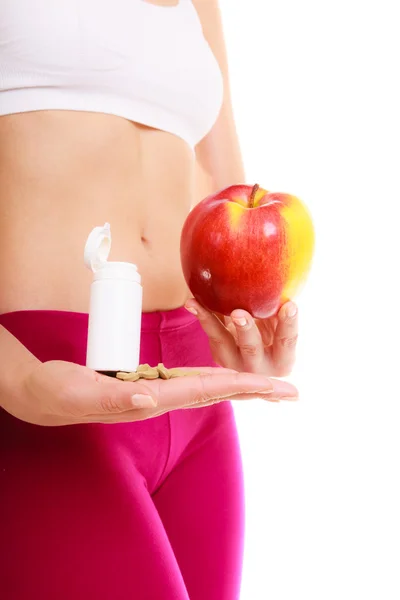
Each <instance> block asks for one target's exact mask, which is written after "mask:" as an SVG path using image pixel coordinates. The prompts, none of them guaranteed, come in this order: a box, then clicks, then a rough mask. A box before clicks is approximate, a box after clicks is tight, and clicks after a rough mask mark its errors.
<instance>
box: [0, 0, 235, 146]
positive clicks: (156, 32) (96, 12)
mask: <svg viewBox="0 0 400 600" xmlns="http://www.w3.org/2000/svg"><path fill="white" fill-rule="evenodd" d="M222 96H223V83H222V75H221V72H220V69H219V67H218V63H217V61H216V59H215V57H214V55H213V53H212V51H211V49H210V47H209V45H208V43H207V41H206V39H205V37H204V35H203V30H202V27H201V23H200V20H199V18H198V15H197V12H196V10H195V8H194V6H193V4H192V2H191V0H179V3H178V4H177V5H176V6H157V5H154V4H151V3H149V2H147V1H146V0H63V1H61V2H60V1H59V0H0V115H7V114H13V113H20V112H28V111H36V110H47V109H61V110H62V109H64V110H79V111H90V112H102V113H107V114H114V115H118V116H121V117H124V118H126V119H129V120H131V121H136V122H138V123H142V124H144V125H148V126H150V127H154V128H157V129H161V130H163V131H167V132H170V133H172V134H174V135H177V136H179V137H180V138H182V139H183V140H185V141H186V142H187V143H188V144H189V145H190V146H191V147H192V148H193V147H194V146H195V145H196V144H197V143H198V142H199V141H200V140H201V139H202V138H203V137H204V136H205V135H206V133H207V132H208V131H209V130H210V129H211V127H212V125H213V124H214V122H215V120H216V118H217V116H218V113H219V110H220V108H221V103H222Z"/></svg>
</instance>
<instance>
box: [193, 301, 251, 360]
mask: <svg viewBox="0 0 400 600" xmlns="http://www.w3.org/2000/svg"><path fill="white" fill-rule="evenodd" d="M185 308H186V309H187V310H189V312H191V313H193V314H196V316H197V318H198V320H199V323H200V325H201V327H202V329H203V331H204V332H205V333H206V334H207V336H208V341H209V343H210V348H211V353H212V357H213V359H214V360H215V361H216V362H218V363H219V364H221V365H232V366H233V367H238V368H239V366H240V365H239V359H240V355H239V352H238V348H237V346H236V342H235V340H234V338H233V337H232V335H231V333H230V332H229V331H228V329H227V328H226V327H225V325H224V324H223V323H222V321H221V320H220V319H219V318H218V317H217V316H216V315H214V314H213V313H211V312H209V311H208V310H206V309H205V308H204V307H203V306H201V305H200V304H199V303H198V302H196V300H194V299H193V298H191V299H190V300H188V301H187V302H186V304H185Z"/></svg>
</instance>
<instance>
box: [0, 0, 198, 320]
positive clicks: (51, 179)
mask: <svg viewBox="0 0 400 600" xmlns="http://www.w3.org/2000/svg"><path fill="white" fill-rule="evenodd" d="M26 1H27V0H18V1H17V4H18V2H23V3H24V2H26ZM47 1H48V0H39V4H42V5H43V2H47ZM127 1H128V0H124V2H122V0H118V2H117V4H121V6H122V5H123V4H124V5H125V6H126V5H127V4H126V2H127ZM132 1H133V2H138V1H140V2H141V1H142V0H132ZM181 1H182V0H181ZM184 1H185V2H187V1H188V0H184ZM71 2H72V0H71ZM82 4H85V1H83V2H82ZM101 4H102V5H103V6H105V3H104V2H101ZM109 4H110V5H111V3H109ZM6 5H7V2H6ZM9 6H11V3H10V4H9ZM114 6H115V3H114ZM153 9H155V10H160V11H169V10H176V8H175V7H168V8H167V7H154V6H151V7H150V10H153ZM13 10H14V9H13ZM156 14H157V15H158V16H157V18H159V13H156ZM164 14H167V13H164ZM122 16H123V15H122ZM170 16H171V13H170ZM170 16H169V17H168V19H170ZM93 18H94V19H95V18H96V14H94V15H93ZM168 19H167V21H166V26H169V25H168V24H170V25H171V24H172V23H173V21H169V20H168ZM122 20H123V19H122ZM115 22H117V21H115ZM121 22H122V21H121ZM136 25H137V24H136ZM180 25H182V23H180ZM104 26H105V24H104ZM158 26H159V27H161V23H160V22H159V24H158ZM32 27H34V25H33V24H32ZM2 32H3V33H2ZM45 33H46V32H43V35H45ZM187 33H188V32H185V37H184V38H182V40H181V42H182V43H183V39H187ZM1 35H3V36H5V35H10V32H7V30H4V29H3V30H2V29H1V26H0V36H1ZM197 35H198V31H197ZM99 39H100V38H99ZM113 39H114V38H113ZM1 41H2V40H1V39H0V42H1ZM69 42H71V43H72V42H73V40H72V39H71V40H64V41H63V42H62V43H64V45H65V44H68V43H69ZM178 42H179V41H178ZM32 43H33V42H32ZM45 43H46V44H47V43H48V36H47V38H46V37H45ZM171 43H172V42H171ZM35 44H36V46H35ZM37 44H38V40H36V41H35V43H33V51H34V50H35V48H37ZM27 47H28V49H29V46H27ZM0 48H1V44H0ZM92 50H93V51H94V48H92ZM188 50H190V48H189V49H188ZM2 52H3V50H1V49H0V59H1V53H2ZM160 53H162V48H161V47H160ZM6 58H7V57H6ZM54 60H55V59H54ZM0 62H1V61H0ZM50 71H51V70H50ZM50 71H49V72H50ZM147 72H148V76H149V77H150V79H151V78H152V76H153V79H154V75H152V73H151V70H150V71H149V70H148V71H147ZM96 77H97V81H98V74H97V75H96ZM101 77H104V79H103V80H102V79H100V82H101V83H102V84H103V83H104V85H105V86H107V81H108V75H107V69H105V70H104V72H103V73H102V74H101ZM181 77H184V74H181ZM1 93H2V92H1V91H0V94H1ZM4 97H5V96H4ZM205 181H206V178H205V176H204V177H203V174H202V171H201V168H200V167H199V165H197V164H196V160H195V154H194V153H193V151H192V149H191V147H190V145H188V143H187V142H186V141H185V140H184V139H182V137H180V136H178V135H175V134H174V133H172V132H167V131H163V130H160V129H157V128H152V127H148V126H145V125H141V124H139V123H135V122H134V119H128V118H125V117H124V116H116V115H113V114H105V113H104V112H101V111H98V112H90V102H89V105H88V111H80V110H39V111H32V112H31V111H28V112H23V113H20V114H7V115H5V116H1V117H0V281H1V288H0V289H1V291H0V313H3V312H9V311H13V310H20V309H54V310H72V311H78V312H87V310H88V306H89V293H90V283H91V280H92V274H91V272H90V271H89V270H88V269H87V268H86V267H85V266H84V263H83V249H84V244H85V241H86V238H87V236H88V234H89V233H90V231H91V230H92V228H93V227H95V226H97V225H103V224H104V223H105V222H109V223H110V224H111V231H112V238H113V241H112V249H111V253H110V260H123V261H129V262H134V263H135V264H137V266H138V270H139V272H140V274H141V277H142V285H143V310H144V311H145V312H148V311H153V310H157V309H164V310H168V309H170V308H175V307H177V306H180V305H182V304H183V302H184V301H185V299H186V298H187V297H188V296H189V295H190V292H189V290H188V288H187V286H186V284H185V281H184V278H183V275H182V271H181V266H180V256H179V241H180V233H181V229H182V225H183V222H184V220H185V218H186V216H187V214H188V212H189V210H190V206H191V205H192V204H193V203H194V202H196V201H198V200H199V199H201V197H202V196H203V195H205V193H207V192H208V191H209V190H207V188H206V186H204V185H203V184H204V182H205Z"/></svg>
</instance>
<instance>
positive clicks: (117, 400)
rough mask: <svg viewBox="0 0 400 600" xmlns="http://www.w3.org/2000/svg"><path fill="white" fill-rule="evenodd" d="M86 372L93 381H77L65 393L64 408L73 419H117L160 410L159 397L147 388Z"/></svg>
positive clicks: (138, 383)
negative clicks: (132, 412) (139, 411)
mask: <svg viewBox="0 0 400 600" xmlns="http://www.w3.org/2000/svg"><path fill="white" fill-rule="evenodd" d="M87 371H88V372H90V377H86V376H84V377H82V379H79V378H75V379H74V380H73V381H72V382H71V385H70V386H69V387H68V388H67V390H66V391H65V395H66V398H65V400H66V403H65V405H66V407H68V409H67V412H68V414H71V416H75V417H80V416H89V415H91V416H93V415H100V416H103V415H114V414H120V413H123V412H125V411H127V410H132V409H135V408H143V407H148V408H153V409H154V408H155V407H156V406H157V396H156V395H154V394H153V392H152V391H151V389H150V388H149V387H148V386H147V385H144V384H143V383H140V382H128V381H120V380H119V379H115V378H113V377H107V376H106V375H103V374H101V373H97V372H96V371H92V370H91V369H88V370H87ZM85 375H87V373H86V374H85Z"/></svg>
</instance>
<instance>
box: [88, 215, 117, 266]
mask: <svg viewBox="0 0 400 600" xmlns="http://www.w3.org/2000/svg"><path fill="white" fill-rule="evenodd" d="M110 249H111V229H110V223H105V224H104V227H95V228H94V229H92V231H91V232H90V233H89V237H88V239H87V241H86V246H85V254H84V260H85V265H86V266H87V267H88V269H90V270H91V271H93V273H95V272H96V271H97V270H98V269H101V267H103V266H104V265H105V263H106V262H107V258H108V255H109V254H110Z"/></svg>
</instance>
